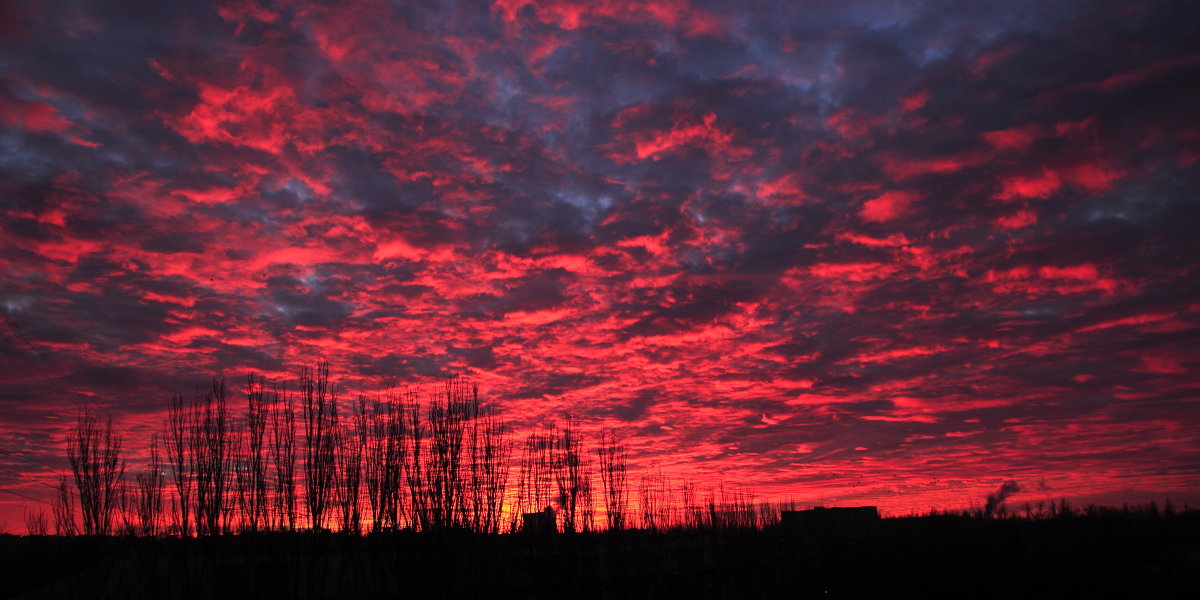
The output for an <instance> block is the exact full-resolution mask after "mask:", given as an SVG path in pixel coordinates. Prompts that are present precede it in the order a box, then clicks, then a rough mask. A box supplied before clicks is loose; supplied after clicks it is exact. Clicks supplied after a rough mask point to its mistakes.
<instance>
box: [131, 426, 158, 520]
mask: <svg viewBox="0 0 1200 600" xmlns="http://www.w3.org/2000/svg"><path fill="white" fill-rule="evenodd" d="M149 461H150V462H149V463H148V464H147V465H146V468H145V470H143V471H142V472H141V473H138V474H137V476H136V479H137V503H136V504H137V505H136V507H135V508H136V512H137V518H138V526H137V531H138V534H140V535H145V536H153V535H157V534H158V532H159V526H160V525H161V523H162V508H163V502H162V488H163V479H164V474H163V467H162V459H161V458H160V456H159V453H158V434H154V435H152V436H151V437H150V457H149Z"/></svg>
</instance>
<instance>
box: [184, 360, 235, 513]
mask: <svg viewBox="0 0 1200 600" xmlns="http://www.w3.org/2000/svg"><path fill="white" fill-rule="evenodd" d="M194 409H195V410H194V411H193V418H194V424H193V426H192V431H193V435H192V439H191V442H192V444H191V446H192V456H193V458H194V461H195V469H196V532H197V533H198V534H201V535H218V534H220V533H223V532H224V531H227V530H228V524H229V518H228V513H227V510H226V509H227V507H226V502H227V500H228V499H227V498H226V493H225V492H226V487H227V485H228V483H229V475H230V473H229V467H230V465H229V454H230V453H229V407H228V404H227V402H226V398H225V381H224V380H220V379H215V378H214V379H213V385H212V390H211V391H209V392H208V393H207V394H205V395H204V396H203V397H202V398H201V399H199V400H198V401H197V403H196V404H195V405H194Z"/></svg>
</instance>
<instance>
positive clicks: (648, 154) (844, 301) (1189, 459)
mask: <svg viewBox="0 0 1200 600" xmlns="http://www.w3.org/2000/svg"><path fill="white" fill-rule="evenodd" d="M0 6H2V8H0V215H2V217H0V218H2V228H0V231H2V233H0V270H2V273H3V278H2V280H0V311H2V315H3V324H2V326H0V343H2V347H0V350H2V352H0V429H2V431H0V489H3V490H4V491H5V492H9V493H3V494H0V521H3V522H4V525H5V526H6V527H7V529H8V530H9V531H23V525H22V522H21V512H22V510H23V508H24V507H31V508H32V507H37V506H38V505H37V504H36V503H34V501H33V500H31V499H30V498H32V499H42V500H49V499H50V497H51V495H52V493H53V492H52V490H51V489H50V487H49V484H52V483H53V482H54V481H55V478H56V473H58V472H60V471H62V470H63V469H64V468H65V465H66V461H65V458H64V454H65V450H64V443H63V440H64V437H65V434H66V429H67V425H68V424H69V423H70V422H71V420H72V419H73V415H74V414H75V412H76V410H77V407H78V406H80V405H81V403H83V402H85V401H86V402H90V403H91V404H92V405H94V406H97V407H102V408H104V409H105V410H107V411H108V412H109V413H110V414H112V415H113V417H114V420H115V422H116V423H117V424H118V426H119V427H120V428H121V429H122V430H123V431H124V432H125V436H126V442H125V445H126V447H127V449H128V450H129V451H130V453H131V455H132V456H133V458H132V460H131V467H130V468H131V469H133V468H134V467H135V466H137V467H140V463H139V462H138V460H139V459H138V457H139V456H141V455H142V454H143V453H144V452H145V448H146V446H147V445H148V441H149V435H150V432H151V431H153V430H156V429H157V428H158V426H159V425H160V423H161V420H162V417H163V413H164V411H165V406H166V404H167V402H168V401H169V399H170V397H171V395H172V394H173V393H174V392H176V391H181V392H184V393H185V394H188V395H190V394H191V393H192V392H193V391H194V390H195V389H196V388H199V387H202V386H204V385H206V384H207V382H208V381H209V380H210V379H211V377H212V376H213V375H214V374H222V375H224V376H226V377H229V378H230V379H231V381H234V382H236V381H238V380H239V379H240V378H242V377H244V376H245V374H246V373H247V372H250V371H254V372H259V373H264V374H266V375H267V377H268V378H271V379H275V380H281V381H287V382H288V383H289V385H291V386H292V387H294V386H295V379H296V373H297V370H298V369H299V367H300V366H301V365H304V364H311V363H312V362H313V361H314V360H316V359H317V357H320V356H325V357H328V359H329V360H330V363H331V367H332V369H333V373H334V378H335V379H337V380H338V381H340V382H341V383H342V384H343V385H344V386H345V389H346V391H347V393H348V394H358V393H365V394H374V393H377V392H379V391H381V390H385V389H387V388H388V387H389V386H393V385H398V384H404V383H408V384H412V385H418V386H428V385H430V384H432V383H433V382H436V381H437V380H438V379H439V378H443V377H446V376H449V375H455V374H459V375H468V376H470V377H472V378H473V379H474V380H475V381H477V382H478V383H479V385H480V387H481V391H482V392H483V394H484V395H485V396H486V398H487V400H488V402H490V403H492V404H494V405H496V406H498V407H499V408H500V409H501V410H502V412H503V414H504V415H506V417H507V418H508V420H509V421H510V422H511V423H512V424H513V425H514V426H515V427H516V429H517V431H518V435H520V432H521V431H524V430H527V428H528V427H529V426H531V425H534V424H537V423H539V422H541V421H543V420H546V419H552V418H558V419H561V418H563V417H564V416H565V415H567V414H571V415H574V416H575V417H578V418H579V419H580V421H581V427H582V428H583V429H584V430H585V432H586V433H588V434H591V433H594V432H595V431H597V430H598V429H599V428H601V427H613V428H616V429H617V430H618V431H620V432H621V434H622V436H623V437H624V439H625V440H626V441H627V443H628V444H629V447H630V452H631V467H632V468H634V469H635V472H634V474H632V476H631V478H632V479H633V480H634V481H635V482H636V478H637V477H638V473H640V472H641V470H642V469H645V468H647V467H650V466H653V467H656V468H657V467H661V468H662V469H663V471H664V472H666V473H668V474H670V475H671V476H672V477H674V478H677V480H678V481H683V480H685V479H692V480H694V481H696V482H698V483H700V484H701V485H702V486H704V485H710V484H712V485H715V484H717V483H719V482H722V481H724V482H726V483H738V484H745V485H747V486H748V487H749V488H750V489H752V490H753V491H754V492H755V493H756V494H757V495H758V496H759V497H760V498H772V499H786V498H790V499H795V500H797V501H799V502H801V503H803V504H826V505H832V504H841V505H851V504H875V505H878V506H879V507H880V508H881V510H882V511H883V512H884V513H885V514H898V513H908V512H909V511H912V510H921V511H924V510H927V509H929V508H940V509H946V508H965V507H967V506H969V505H971V504H972V503H974V504H981V503H982V502H983V499H984V497H985V496H986V494H987V493H989V492H991V491H993V490H995V489H996V488H997V487H999V486H1000V484H1001V483H1003V482H1005V481H1009V480H1012V481H1016V482H1018V483H1019V485H1020V487H1021V488H1022V491H1021V492H1019V493H1018V494H1017V495H1015V496H1013V498H1012V502H1013V503H1015V504H1016V505H1018V506H1019V505H1020V504H1023V503H1024V502H1026V501H1028V502H1036V501H1038V500H1043V499H1048V498H1059V497H1066V498H1068V499H1071V500H1073V501H1075V502H1078V503H1086V502H1101V503H1110V504H1111V503H1116V504H1119V503H1121V502H1123V501H1130V502H1143V501H1148V500H1158V501H1160V502H1161V501H1162V500H1165V499H1168V498H1170V499H1172V500H1173V501H1176V502H1182V501H1187V502H1190V503H1191V504H1192V505H1193V506H1195V505H1196V504H1200V379H1198V377H1197V376H1198V375H1200V360H1198V358H1197V357H1198V356H1200V294H1198V293H1197V292H1198V291H1200V241H1198V240H1200V199H1198V197H1197V194H1198V191H1200V119H1198V118H1197V111H1198V110H1200V11H1197V10H1196V9H1195V6H1194V5H1193V4H1192V3H1189V2H1178V3H1173V2H1128V3H1118V2H1093V1H1090V0H1089V1H1078V2H1071V1H1056V2H1043V1H1028V2H1025V1H1018V0H1007V1H1003V2H883V1H855V0H847V1H838V2H834V1H828V2H772V1H748V2H729V3H726V2H697V3H691V2H689V1H688V0H663V1H658V2H649V3H641V2H631V1H628V0H598V1H574V0H550V1H545V2H541V1H530V0H502V1H498V2H495V3H492V4H489V3H487V2H471V1H463V2H440V3H439V2H425V3H422V2H390V3H389V2H376V1H367V2H344V3H339V2H328V3H308V2H304V1H303V0H300V1H281V2H275V3H270V2H266V3H256V2H250V1H239V2H228V3H213V4H211V5H206V4H205V3H201V2H158V1H145V2H123V1H111V2H90V1H87V0H82V1H79V2H49V1H38V0H32V1H28V2H26V1H21V0H18V1H16V2H12V1H9V2H4V3H3V4H2V5H0ZM237 398H238V399H239V401H238V402H237V403H235V406H237V407H239V408H240V407H241V402H240V396H239V397H237ZM635 496H636V494H635Z"/></svg>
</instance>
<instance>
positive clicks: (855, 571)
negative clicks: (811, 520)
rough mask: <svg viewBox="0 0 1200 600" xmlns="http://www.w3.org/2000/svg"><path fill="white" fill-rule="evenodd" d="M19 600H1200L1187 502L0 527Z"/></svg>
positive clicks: (1196, 532)
mask: <svg viewBox="0 0 1200 600" xmlns="http://www.w3.org/2000/svg"><path fill="white" fill-rule="evenodd" d="M0 550H2V552H3V555H2V556H0V559H2V565H0V570H2V571H3V576H4V580H3V582H2V584H0V591H3V596H4V597H20V598H131V599H140V598H146V599H159V598H161V599H164V600H166V599H174V598H180V599H182V598H301V599H304V598H322V599H324V598H329V599H333V598H509V597H513V598H675V597H683V598H780V597H787V598H806V597H821V598H837V597H887V598H908V597H911V598H926V597H960V598H1013V597H1018V598H1027V597H1062V598H1071V597H1075V598H1086V597H1106V598H1107V597H1126V598H1200V512H1197V511H1191V512H1187V513H1183V514H1178V515H1174V516H1170V517H1156V518H1145V517H1133V516H1117V517H1085V516H1075V517H1068V518H1059V519H1045V520H1036V521H1028V520H982V519H968V518H963V517H919V518H907V519H885V520H883V521H880V522H878V523H877V524H875V525H874V526H873V527H867V528H865V529H862V530H858V531H852V532H845V531H842V532H826V533H824V534H822V535H815V534H813V533H811V532H801V531H787V530H784V529H780V528H775V529H768V530H765V531H743V532H737V531H726V532H711V531H709V532H676V533H666V534H652V533H646V532H637V531H628V532H623V533H620V534H586V535H585V534H579V535H554V536H548V537H532V536H524V535H501V536H490V537H489V536H477V535H468V534H461V535H457V534H442V535H420V534H412V533H396V534H387V535H377V536H369V537H366V538H348V537H343V536H339V535H337V534H326V535H311V534H268V535H257V536H248V535H240V536H225V537H222V538H213V539H200V540H196V539H191V540H178V539H133V538H107V539H97V538H82V537H80V538H56V537H15V536H3V537H0Z"/></svg>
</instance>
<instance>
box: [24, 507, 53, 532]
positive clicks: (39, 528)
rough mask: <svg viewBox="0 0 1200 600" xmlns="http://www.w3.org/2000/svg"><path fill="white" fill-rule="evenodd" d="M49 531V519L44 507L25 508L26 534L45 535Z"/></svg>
mask: <svg viewBox="0 0 1200 600" xmlns="http://www.w3.org/2000/svg"><path fill="white" fill-rule="evenodd" d="M49 532H50V519H49V518H48V517H47V516H46V509H44V508H39V509H37V510H36V511H34V510H30V509H28V508H26V509H25V533H26V534H27V535H46V534H47V533H49Z"/></svg>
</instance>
